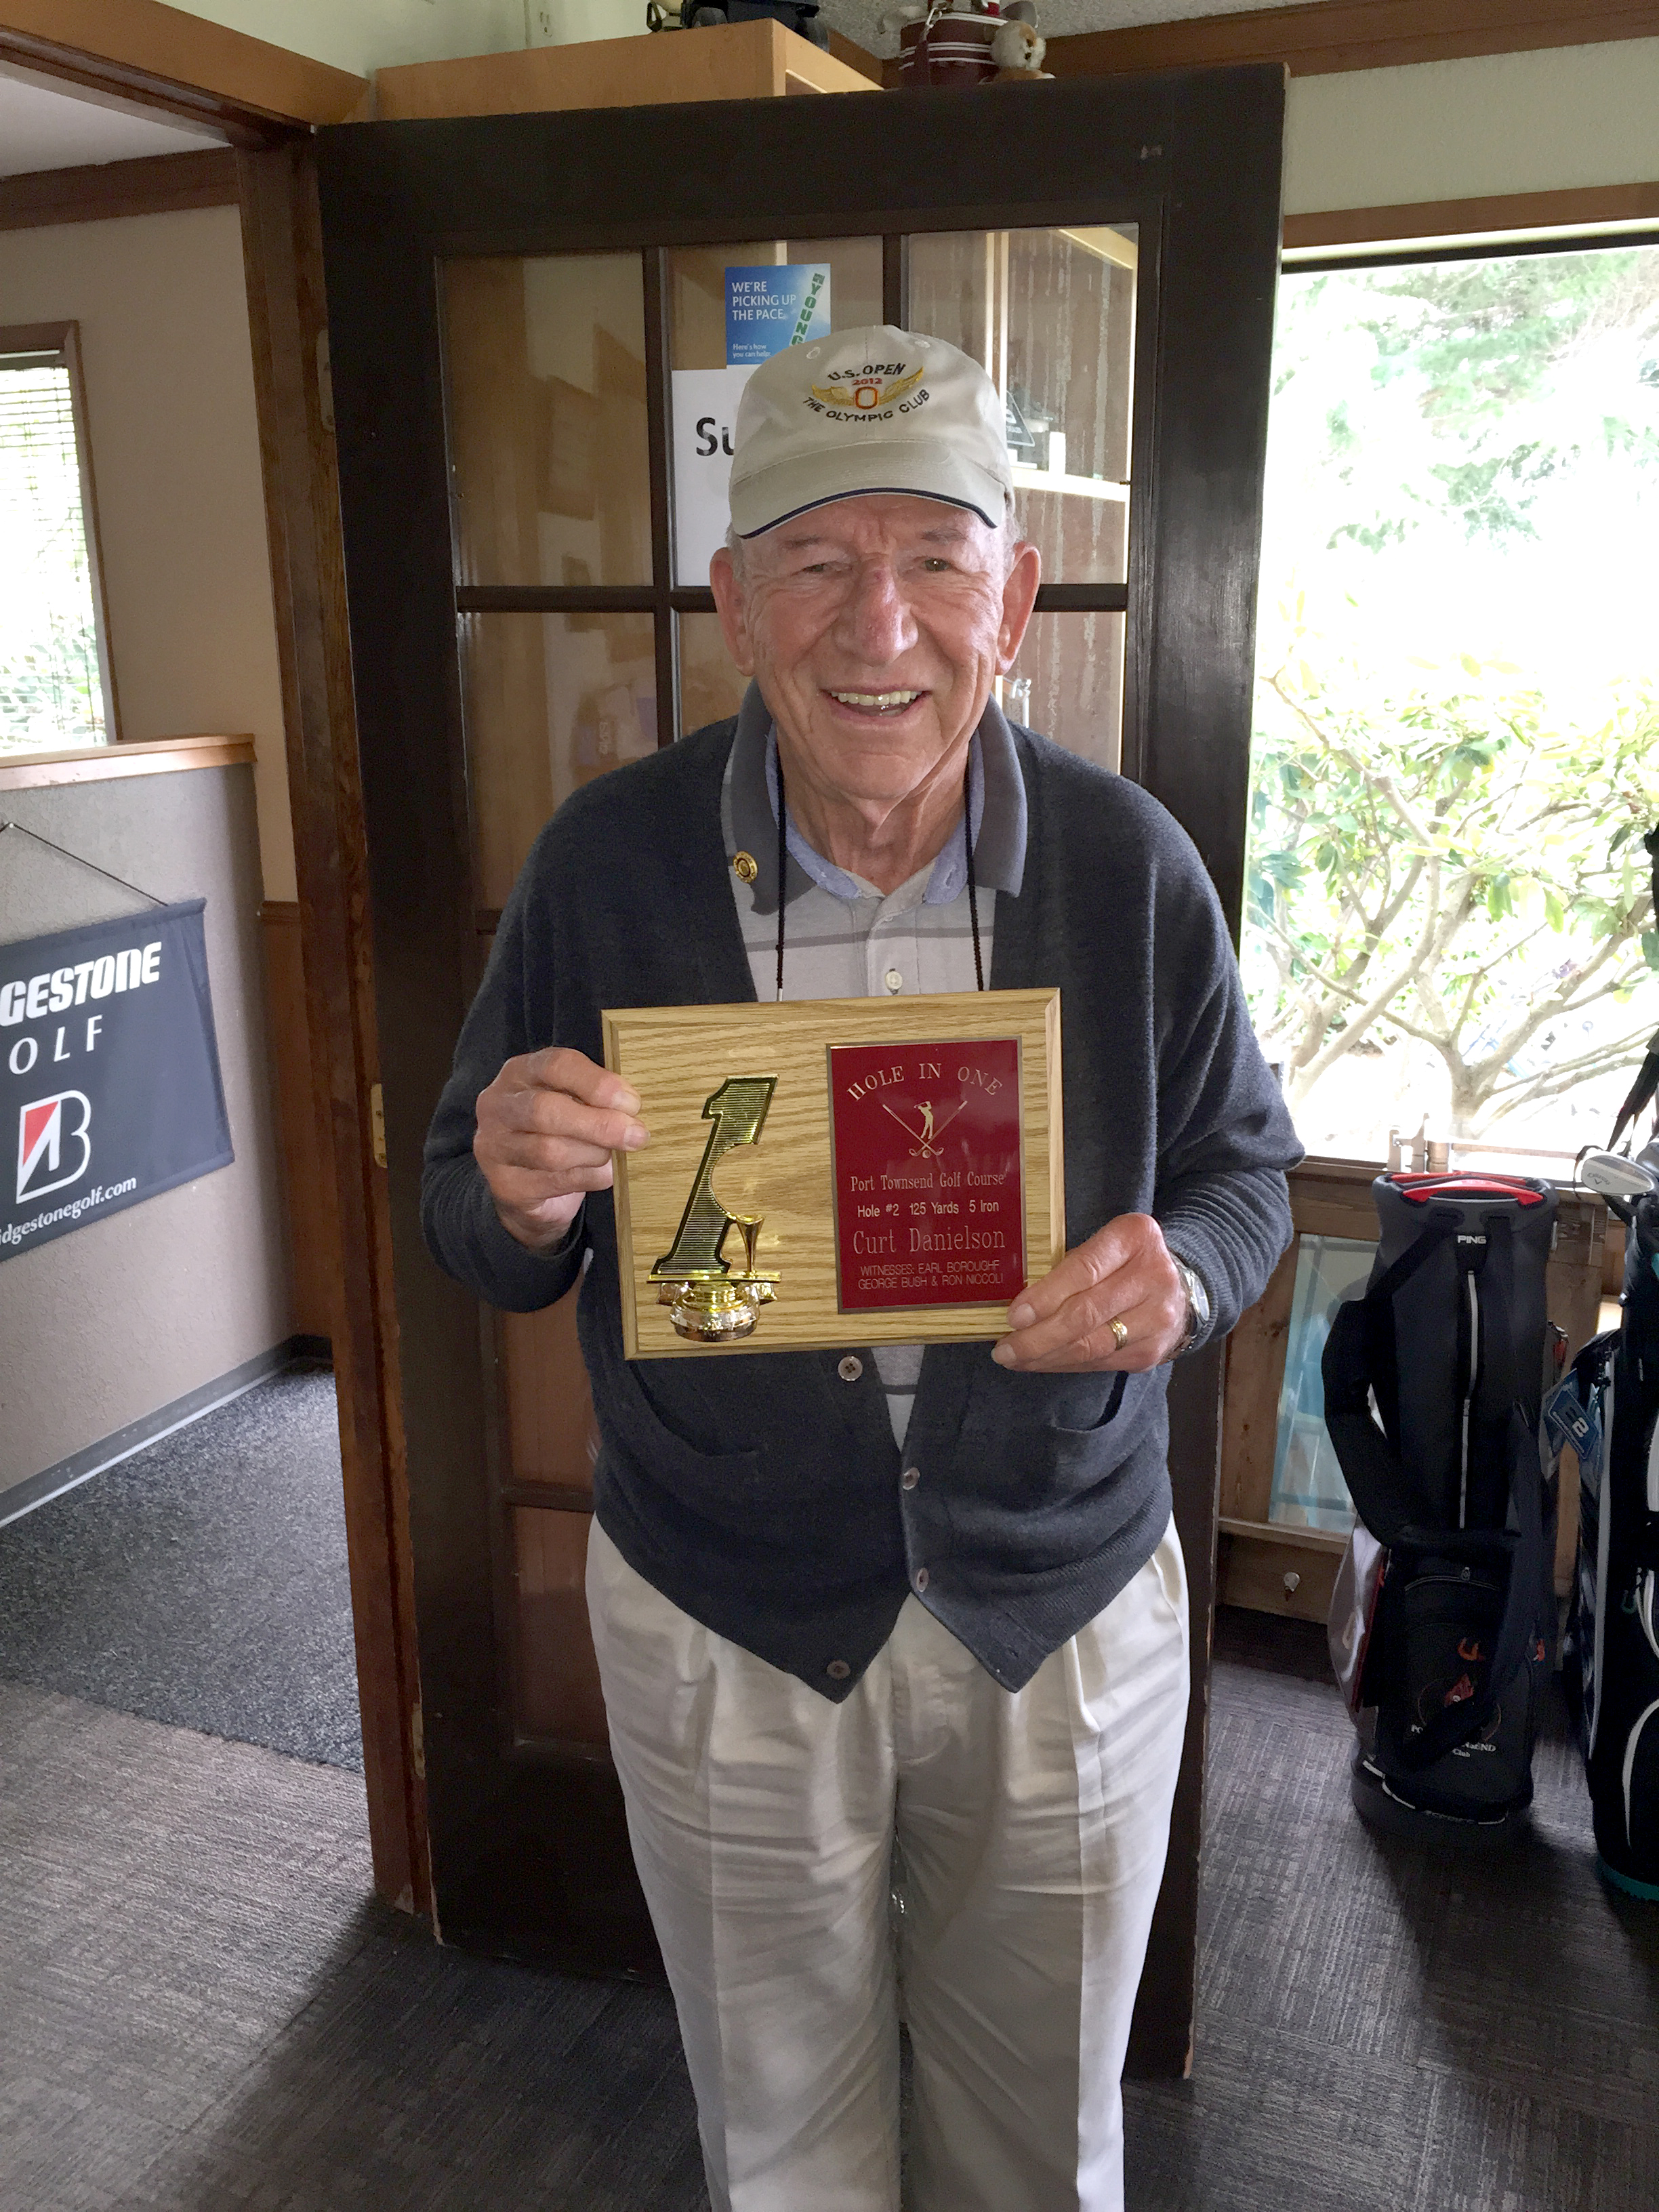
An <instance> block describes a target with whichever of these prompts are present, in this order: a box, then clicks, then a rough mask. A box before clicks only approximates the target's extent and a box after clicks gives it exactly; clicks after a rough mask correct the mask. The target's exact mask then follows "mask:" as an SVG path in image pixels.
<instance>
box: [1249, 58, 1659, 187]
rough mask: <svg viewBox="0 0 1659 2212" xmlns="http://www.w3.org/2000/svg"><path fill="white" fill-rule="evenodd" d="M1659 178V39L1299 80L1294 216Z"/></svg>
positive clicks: (1293, 96)
mask: <svg viewBox="0 0 1659 2212" xmlns="http://www.w3.org/2000/svg"><path fill="white" fill-rule="evenodd" d="M1656 179H1659V39H1627V40H1619V41H1615V42H1612V43H1609V44H1607V45H1603V46H1559V47H1554V48H1552V49H1550V50H1549V51H1547V52H1541V53H1528V54H1494V55H1489V56H1486V57H1483V58H1480V59H1478V60H1471V61H1456V62H1422V63H1419V64H1416V65H1415V66H1414V67H1412V68H1409V69H1381V70H1348V71H1346V72H1345V73H1342V74H1340V75H1333V76H1299V77H1292V78H1291V83H1290V87H1289V97H1288V104H1287V106H1286V108H1285V213H1286V214H1287V215H1310V214H1315V213H1324V212H1326V211H1327V210H1333V209H1336V208H1351V207H1353V208H1364V207H1396V206H1400V205H1402V204H1408V203H1410V202H1413V201H1417V200H1452V199H1476V198H1482V197H1486V196H1488V195H1492V194H1497V193H1501V192H1533V191H1565V190H1568V189H1570V188H1571V187H1573V186H1582V185H1636V184H1650V183H1652V182H1654V181H1655V180H1656Z"/></svg>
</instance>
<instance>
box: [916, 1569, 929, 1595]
mask: <svg viewBox="0 0 1659 2212" xmlns="http://www.w3.org/2000/svg"><path fill="white" fill-rule="evenodd" d="M916 1588H917V1589H919V1590H925V1589H927V1568H926V1567H918V1568H917V1569H916Z"/></svg>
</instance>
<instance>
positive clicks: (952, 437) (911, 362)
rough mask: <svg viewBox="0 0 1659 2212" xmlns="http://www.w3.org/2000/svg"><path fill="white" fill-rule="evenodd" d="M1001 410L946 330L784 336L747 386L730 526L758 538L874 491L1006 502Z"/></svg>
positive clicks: (981, 510) (883, 326)
mask: <svg viewBox="0 0 1659 2212" xmlns="http://www.w3.org/2000/svg"><path fill="white" fill-rule="evenodd" d="M1005 424H1006V414H1005V411H1004V409H1003V404H1002V402H1001V400H1000V399H999V398H998V397H997V393H996V386H994V384H993V383H992V381H991V380H990V378H989V377H988V376H987V374H985V371H984V370H983V369H982V368H981V367H980V365H979V363H978V362H976V361H974V360H971V359H970V358H969V356H968V355H967V354H965V353H963V352H961V351H959V350H958V349H957V347H955V346H953V345H947V344H946V343H945V340H944V339H943V338H924V337H917V336H916V335H915V332H914V331H898V330H895V329H894V328H893V327H892V325H891V324H890V323H875V324H872V325H867V326H866V328H864V329H862V330H856V331H836V332H835V333H834V334H833V336H831V337H827V338H817V339H815V340H814V341H813V342H812V343H811V345H794V346H786V347H785V348H784V349H783V351H782V352H781V353H775V354H774V355H773V356H772V358H771V359H770V361H766V362H762V363H761V365H760V367H759V368H757V370H756V371H755V373H754V374H753V375H752V376H751V377H750V380H749V381H748V383H747V384H746V385H744V388H743V397H742V398H741V399H740V400H739V401H738V419H737V422H736V423H735V424H734V425H733V437H732V447H733V454H732V491H731V497H732V528H733V529H734V530H735V531H736V532H737V533H738V537H739V538H757V537H758V536H759V535H760V533H761V532H763V531H765V530H775V528H776V527H777V526H778V524H779V523H781V522H787V521H788V520H789V519H790V517H791V516H792V515H796V514H803V513H805V511H806V510H807V508H808V507H823V506H827V505H828V503H829V501H831V500H836V499H856V498H857V497H858V496H859V495H860V494H861V493H864V492H874V491H901V492H911V493H913V494H915V496H916V497H917V498H919V499H939V500H944V501H947V502H948V503H949V504H950V505H951V506H952V507H971V508H972V510H973V511H974V513H975V514H978V515H981V516H983V518H984V520H986V522H987V523H988V524H989V525H990V526H991V528H992V529H993V530H994V529H996V528H998V527H999V526H1000V524H1001V522H1002V519H1003V516H1004V514H1005V513H1006V508H1007V501H1008V496H1009V495H1010V493H1011V492H1012V489H1013V478H1012V476H1011V475H1010V473H1009V468H1008V446H1007V441H1006V435H1005Z"/></svg>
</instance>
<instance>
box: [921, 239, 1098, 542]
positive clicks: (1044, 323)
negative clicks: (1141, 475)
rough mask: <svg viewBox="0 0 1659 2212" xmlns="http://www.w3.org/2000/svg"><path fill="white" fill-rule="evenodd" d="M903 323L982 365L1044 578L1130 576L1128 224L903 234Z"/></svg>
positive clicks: (1027, 532) (1022, 514)
mask: <svg viewBox="0 0 1659 2212" xmlns="http://www.w3.org/2000/svg"><path fill="white" fill-rule="evenodd" d="M909 246H910V278H909V285H910V304H909V309H908V313H909V320H910V327H911V328H912V329H913V330H916V331H924V332H926V333H927V334H929V335H930V336H933V337H942V338H948V339H949V340H950V342H951V344H952V345H956V346H960V347H961V348H962V349H963V352H964V353H969V354H971V355H972V356H974V358H975V361H978V362H982V363H983V364H984V366H985V368H986V369H987V371H988V372H989V374H990V376H991V379H992V381H993V382H994V384H995V386H996V387H997V389H998V391H999V392H1000V393H1001V394H1002V396H1003V400H1004V404H1005V409H1006V426H1007V437H1008V448H1009V459H1010V460H1011V461H1012V465H1013V476H1014V494H1015V499H1016V501H1017V502H1018V513H1019V517H1020V522H1021V526H1022V528H1023V530H1024V534H1025V535H1026V536H1027V537H1028V538H1030V539H1031V540H1032V541H1033V543H1034V544H1036V546H1037V548H1038V550H1039V551H1040V552H1041V553H1042V576H1043V581H1044V582H1045V583H1049V584H1087V583H1121V582H1123V581H1124V580H1125V578H1126V577H1127V574H1128V567H1127V563H1128V543H1129V536H1128V514H1129V508H1128V499H1129V485H1128V477H1129V437H1130V428H1131V411H1130V402H1131V396H1132V392H1133V370H1134V320H1135V267H1136V259H1137V247H1136V243H1135V235H1134V231H1133V226H1130V227H1128V228H1122V229H1118V228H1111V227H1109V226H1105V225H1099V226H1093V227H1087V228H1085V227H1079V228H1071V229H1064V230H1012V231H939V232H933V233H931V234H927V235H923V236H918V237H915V238H912V239H911V240H910V241H909Z"/></svg>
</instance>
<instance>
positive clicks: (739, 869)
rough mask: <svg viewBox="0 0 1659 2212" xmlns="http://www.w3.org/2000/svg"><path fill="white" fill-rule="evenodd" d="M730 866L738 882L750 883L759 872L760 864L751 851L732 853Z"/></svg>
mask: <svg viewBox="0 0 1659 2212" xmlns="http://www.w3.org/2000/svg"><path fill="white" fill-rule="evenodd" d="M732 872H733V873H734V874H735V875H736V876H737V878H738V881H739V883H744V884H752V883H753V882H754V880H755V878H756V877H757V875H759V873H760V865H759V863H758V862H757V860H756V858H755V856H754V854H752V853H734V854H732Z"/></svg>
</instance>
